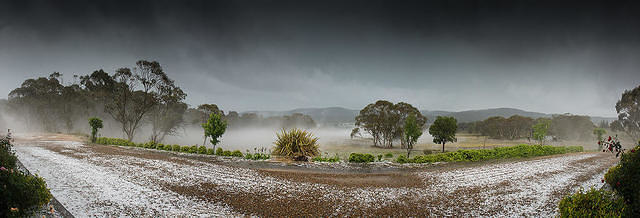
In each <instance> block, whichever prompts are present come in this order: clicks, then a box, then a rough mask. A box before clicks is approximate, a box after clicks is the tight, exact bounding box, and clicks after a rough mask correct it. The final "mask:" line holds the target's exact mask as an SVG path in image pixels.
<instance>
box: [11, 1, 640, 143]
mask: <svg viewBox="0 0 640 218" xmlns="http://www.w3.org/2000/svg"><path fill="white" fill-rule="evenodd" d="M638 9H640V7H638V5H637V3H634V1H562V2H559V1H525V0H520V1H518V0H514V1H462V0H460V1H451V0H441V1H400V2H399V1H376V0H371V1H334V0H328V1H179V2H178V1H91V2H90V3H87V2H85V1H6V0H0V77H1V78H2V79H0V96H2V97H0V99H2V98H6V96H7V94H8V93H9V92H10V91H11V90H13V89H15V88H16V87H19V86H20V84H21V83H22V82H23V81H24V80H25V79H29V78H36V77H46V76H47V75H49V74H50V73H52V72H54V71H57V72H61V73H62V74H63V75H64V76H63V79H64V83H65V84H71V83H74V82H78V81H77V80H76V79H74V77H73V75H86V74H89V73H91V72H92V71H94V70H98V69H104V70H105V71H107V72H108V73H113V72H114V71H115V70H116V69H117V68H120V67H129V66H132V65H133V64H134V63H135V61H137V60H140V59H146V60H155V61H158V62H160V64H161V65H162V67H163V69H164V71H165V72H166V73H167V75H168V76H169V77H170V78H171V79H174V80H175V81H176V84H177V85H178V86H179V87H181V88H182V89H183V90H184V91H185V92H186V93H187V94H188V96H187V98H186V103H188V104H189V105H190V106H191V107H195V106H197V105H199V104H205V103H211V104H217V105H218V106H219V107H220V109H222V110H224V111H225V112H229V111H238V112H244V111H286V110H291V109H295V108H314V107H317V108H321V107H334V106H337V107H344V108H348V109H356V110H360V109H362V108H363V107H364V106H366V105H367V104H369V103H373V102H375V101H376V100H379V99H385V100H389V101H391V102H400V101H404V102H407V103H410V104H412V105H413V106H415V107H417V108H418V109H420V110H446V111H463V110H474V109H486V108H498V107H509V108H518V109H523V110H527V111H535V112H542V113H547V114H563V113H572V114H581V115H590V116H604V117H615V116H616V112H615V109H614V105H615V102H616V101H617V100H618V99H619V98H620V95H621V93H622V92H623V91H624V90H625V89H631V88H633V87H636V86H638V85H639V84H640V73H639V72H638V70H637V69H638V68H639V67H640V62H639V61H638V60H639V58H640V43H639V42H640V28H638V27H639V26H640V15H639V14H638V13H637V11H640V10H638ZM428 118H429V120H430V121H433V120H434V117H428ZM0 119H4V120H5V122H6V123H11V124H12V127H13V128H16V129H19V128H21V127H20V122H21V121H19V120H14V119H13V118H11V117H7V116H6V115H5V116H3V117H0ZM78 122H79V123H86V120H85V119H84V118H83V119H80V120H79V121H78ZM84 125H86V124H84ZM106 125H107V126H106V127H105V129H104V130H102V134H103V135H104V136H112V137H122V136H123V134H122V132H121V131H120V129H119V128H118V127H117V126H113V125H114V124H111V123H107V124H106ZM145 128H146V129H145ZM145 128H143V129H142V130H141V131H139V132H138V134H137V136H136V140H137V141H144V140H146V139H147V136H148V132H147V131H148V127H145ZM78 129H82V128H81V127H79V128H78ZM85 129H86V128H85ZM274 129H277V128H275V127H274V128H266V129H247V130H245V132H240V131H228V132H227V133H226V134H225V135H224V136H223V139H222V145H223V146H232V147H234V148H238V149H252V148H253V147H270V146H271V142H273V140H274V139H275V132H274ZM312 131H313V132H314V133H316V135H319V136H321V137H320V143H321V144H326V143H333V142H336V141H342V140H346V139H347V138H348V135H349V131H350V128H333V127H332V128H316V129H313V130H312ZM179 133H180V135H178V136H174V137H169V138H167V139H166V142H165V143H167V144H173V143H179V144H200V143H202V129H200V128H198V127H197V126H196V127H195V128H194V127H193V126H191V127H188V128H184V129H181V130H180V131H179ZM247 135H251V137H247ZM429 137H430V136H428V134H425V135H423V137H422V138H421V139H420V143H427V142H430V141H431V139H430V138H429ZM338 143H339V142H338ZM237 146H238V147H237Z"/></svg>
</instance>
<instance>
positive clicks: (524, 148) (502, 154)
mask: <svg viewBox="0 0 640 218" xmlns="http://www.w3.org/2000/svg"><path fill="white" fill-rule="evenodd" d="M582 151H583V148H582V146H567V147H556V146H550V145H545V146H539V145H526V144H522V145H516V146H509V147H498V148H493V149H477V150H458V151H455V152H447V153H438V154H430V155H420V156H416V157H413V158H406V157H402V158H401V157H398V158H397V159H396V162H398V163H434V162H458V161H482V160H490V159H504V158H521V157H536V156H545V155H554V154H565V153H572V152H582Z"/></svg>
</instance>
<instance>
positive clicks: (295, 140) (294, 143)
mask: <svg viewBox="0 0 640 218" xmlns="http://www.w3.org/2000/svg"><path fill="white" fill-rule="evenodd" d="M276 137H277V139H276V141H275V142H274V144H275V150H274V151H273V153H274V154H277V155H282V156H286V157H290V158H294V159H296V160H304V159H306V157H308V156H310V157H313V156H317V155H318V154H320V151H319V150H318V138H316V137H314V136H313V134H311V133H310V132H307V131H306V130H301V129H291V130H289V131H286V130H284V129H283V130H282V132H280V133H276Z"/></svg>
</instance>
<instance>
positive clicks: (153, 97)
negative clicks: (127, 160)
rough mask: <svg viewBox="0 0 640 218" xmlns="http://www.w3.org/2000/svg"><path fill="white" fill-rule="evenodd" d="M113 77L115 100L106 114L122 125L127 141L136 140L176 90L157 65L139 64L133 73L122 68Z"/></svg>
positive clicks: (150, 62) (158, 64)
mask: <svg viewBox="0 0 640 218" xmlns="http://www.w3.org/2000/svg"><path fill="white" fill-rule="evenodd" d="M112 77H113V79H114V81H115V83H114V85H113V92H112V93H111V94H112V95H111V97H112V99H111V100H110V101H108V102H107V104H106V105H105V110H106V111H107V113H109V114H110V115H111V117H113V119H114V120H116V121H117V122H119V123H120V124H121V125H122V131H123V132H124V133H125V135H126V136H127V139H129V140H133V137H134V136H135V133H136V130H137V129H138V128H139V127H140V126H141V124H142V123H141V122H142V121H143V118H144V117H145V115H147V114H148V113H149V112H150V111H152V110H153V109H154V108H155V106H156V105H158V104H160V102H161V101H162V98H163V97H165V95H168V94H170V93H171V92H169V91H168V90H175V88H176V86H175V84H174V81H173V80H171V79H169V77H168V76H167V75H166V73H165V72H164V71H163V70H162V67H161V66H160V63H158V62H156V61H146V60H140V61H138V62H136V67H134V68H133V70H131V69H129V68H120V69H118V70H116V73H115V74H114V75H113V76H112Z"/></svg>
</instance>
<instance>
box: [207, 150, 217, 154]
mask: <svg viewBox="0 0 640 218" xmlns="http://www.w3.org/2000/svg"><path fill="white" fill-rule="evenodd" d="M214 154H216V152H215V151H214V150H213V148H207V155H214Z"/></svg>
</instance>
